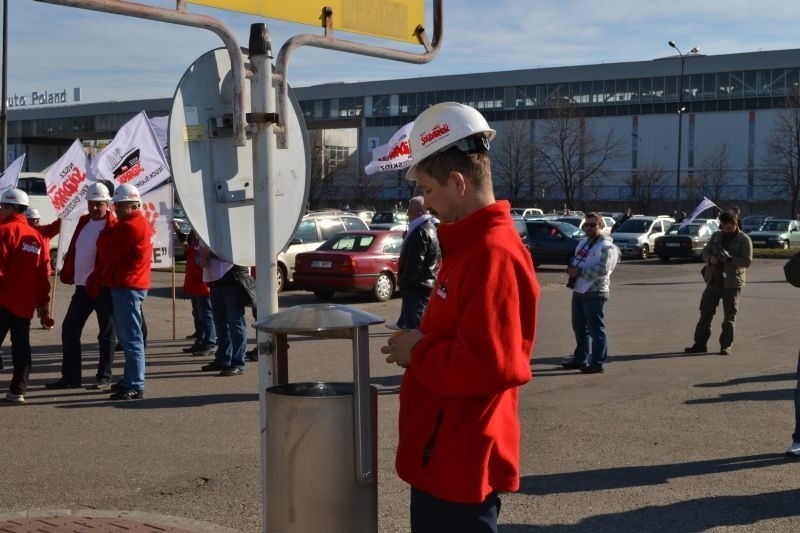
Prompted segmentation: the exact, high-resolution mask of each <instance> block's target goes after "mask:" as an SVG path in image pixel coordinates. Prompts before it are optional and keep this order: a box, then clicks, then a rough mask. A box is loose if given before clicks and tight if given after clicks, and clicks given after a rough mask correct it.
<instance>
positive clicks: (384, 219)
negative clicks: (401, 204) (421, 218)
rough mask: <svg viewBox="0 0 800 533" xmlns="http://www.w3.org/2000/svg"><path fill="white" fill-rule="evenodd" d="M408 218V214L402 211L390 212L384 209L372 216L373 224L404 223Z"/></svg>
mask: <svg viewBox="0 0 800 533" xmlns="http://www.w3.org/2000/svg"><path fill="white" fill-rule="evenodd" d="M406 220H408V215H407V214H405V213H400V212H395V213H389V212H386V211H384V212H381V213H375V214H374V215H373V216H372V223H373V224H403V223H405V221H406Z"/></svg>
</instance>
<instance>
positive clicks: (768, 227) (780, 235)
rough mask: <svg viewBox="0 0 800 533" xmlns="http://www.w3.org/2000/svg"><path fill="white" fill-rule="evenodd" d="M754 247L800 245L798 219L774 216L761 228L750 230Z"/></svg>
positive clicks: (791, 246) (792, 246)
mask: <svg viewBox="0 0 800 533" xmlns="http://www.w3.org/2000/svg"><path fill="white" fill-rule="evenodd" d="M750 240H751V241H753V247H754V248H784V249H786V248H796V247H798V246H800V223H798V221H797V220H789V219H780V218H773V219H771V220H767V221H766V222H764V225H763V226H761V229H760V230H758V231H751V232H750Z"/></svg>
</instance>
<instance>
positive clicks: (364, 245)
mask: <svg viewBox="0 0 800 533" xmlns="http://www.w3.org/2000/svg"><path fill="white" fill-rule="evenodd" d="M374 241H375V235H370V234H358V233H356V234H353V233H343V234H340V235H336V236H335V237H332V238H330V239H328V240H327V241H325V242H324V243H323V244H322V245H321V246H320V247H319V248H317V249H318V250H338V251H341V252H366V251H367V250H369V247H370V246H372V243H373V242H374Z"/></svg>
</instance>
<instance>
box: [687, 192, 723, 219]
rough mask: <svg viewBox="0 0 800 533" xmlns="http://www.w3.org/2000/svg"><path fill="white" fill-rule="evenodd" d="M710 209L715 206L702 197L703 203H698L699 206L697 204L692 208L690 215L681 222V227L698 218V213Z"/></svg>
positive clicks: (715, 205)
mask: <svg viewBox="0 0 800 533" xmlns="http://www.w3.org/2000/svg"><path fill="white" fill-rule="evenodd" d="M711 207H717V204H715V203H714V202H712V201H711V200H709V199H708V198H706V197H705V196H703V201H702V202H700V204H698V206H697V207H695V208H694V211H692V214H691V215H689V216H688V217H686V218H685V219H683V220H682V221H681V226H683V225H684V224H690V223H691V222H692V221H693V220H694V219H696V218H697V217H698V216H700V213H702V212H703V211H705V210H706V209H709V208H711Z"/></svg>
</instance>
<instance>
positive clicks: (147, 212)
mask: <svg viewBox="0 0 800 533" xmlns="http://www.w3.org/2000/svg"><path fill="white" fill-rule="evenodd" d="M173 207H174V201H173V196H172V186H171V185H165V186H164V187H159V188H158V189H153V190H151V191H149V192H148V193H147V194H144V195H142V208H141V209H142V215H144V218H145V220H147V221H148V222H149V223H150V227H152V228H153V257H152V259H151V260H150V268H169V267H171V266H172V263H173V261H174V257H175V253H174V250H173V249H172V243H173V242H174V241H173V239H172V234H173V229H172V216H173V215H172V212H173Z"/></svg>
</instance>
